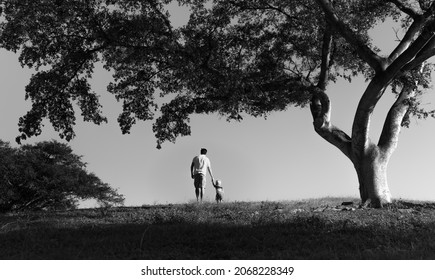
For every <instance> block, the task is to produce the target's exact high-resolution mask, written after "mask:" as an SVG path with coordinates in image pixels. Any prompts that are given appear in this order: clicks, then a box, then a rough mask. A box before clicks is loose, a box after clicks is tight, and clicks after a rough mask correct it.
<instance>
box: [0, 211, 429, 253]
mask: <svg viewBox="0 0 435 280" xmlns="http://www.w3.org/2000/svg"><path fill="white" fill-rule="evenodd" d="M434 233H435V224H434V223H430V224H424V225H421V226H418V225H416V226H414V227H413V228H412V229H410V228H408V227H406V228H400V227H399V228H395V227H389V228H379V227H376V226H368V227H362V226H360V225H357V224H354V223H347V222H330V221H328V219H326V218H324V217H318V216H304V217H295V218H293V219H289V220H286V221H284V222H262V223H258V224H249V225H234V224H222V223H197V222H186V221H173V222H164V223H138V224H131V223H130V224H107V225H93V226H92V225H85V226H82V227H77V228H56V227H54V226H53V225H50V224H48V223H47V224H41V225H39V226H38V227H29V228H23V229H16V230H11V231H8V232H3V233H0V258H1V259H46V260H47V259H116V260H123V259H434V258H435V234H434Z"/></svg>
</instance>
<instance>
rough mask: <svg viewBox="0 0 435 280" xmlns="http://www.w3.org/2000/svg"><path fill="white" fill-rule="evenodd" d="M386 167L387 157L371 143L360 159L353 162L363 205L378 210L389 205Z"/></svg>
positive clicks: (389, 196)
mask: <svg viewBox="0 0 435 280" xmlns="http://www.w3.org/2000/svg"><path fill="white" fill-rule="evenodd" d="M387 165H388V156H386V155H385V153H384V152H383V151H382V150H381V149H380V148H379V147H378V146H377V145H375V144H373V143H370V144H369V146H368V147H367V148H366V150H365V152H364V155H362V157H361V158H358V159H357V160H355V161H354V166H355V169H356V172H357V175H358V181H359V191H360V197H361V202H362V203H363V204H364V205H369V206H371V207H375V208H380V207H382V205H383V204H385V203H391V193H390V190H389V188H388V182H387Z"/></svg>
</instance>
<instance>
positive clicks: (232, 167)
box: [0, 13, 435, 206]
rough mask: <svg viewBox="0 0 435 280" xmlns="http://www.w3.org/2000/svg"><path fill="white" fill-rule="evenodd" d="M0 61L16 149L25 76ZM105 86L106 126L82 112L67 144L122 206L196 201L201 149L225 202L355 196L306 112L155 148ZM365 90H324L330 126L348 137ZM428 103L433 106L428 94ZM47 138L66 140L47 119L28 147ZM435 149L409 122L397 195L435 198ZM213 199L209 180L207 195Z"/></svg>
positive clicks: (197, 125) (219, 127)
mask: <svg viewBox="0 0 435 280" xmlns="http://www.w3.org/2000/svg"><path fill="white" fill-rule="evenodd" d="M182 14H183V13H178V15H177V16H182ZM174 20H176V19H174ZM374 36H375V41H376V42H377V43H378V44H377V45H378V46H384V47H386V48H387V49H388V48H389V47H391V46H389V45H386V44H385V43H386V42H393V43H394V39H395V34H394V32H393V29H392V28H391V26H385V27H383V28H379V29H378V30H377V31H376V32H374ZM0 61H2V63H1V64H0V85H1V89H2V94H1V95H0V96H1V97H0V98H1V101H0V114H1V118H0V127H1V128H2V133H1V136H0V138H1V139H2V140H4V141H9V142H11V144H13V145H15V142H14V139H15V137H16V136H17V135H18V130H17V128H18V127H17V123H18V118H19V117H20V116H22V115H24V114H25V113H26V112H27V110H28V109H29V108H30V101H24V88H25V86H26V85H27V83H28V81H29V77H30V75H31V71H30V70H28V69H22V68H21V67H20V65H19V63H18V61H17V55H16V54H13V53H8V52H6V51H4V50H1V51H0ZM110 80H111V75H110V73H108V72H106V71H105V70H103V69H102V67H101V65H98V66H97V69H96V71H95V75H94V78H93V80H92V82H91V83H92V86H93V89H94V90H95V91H96V92H97V93H99V94H100V95H101V102H102V104H103V112H104V114H105V115H106V116H107V117H108V119H109V123H108V124H103V125H101V126H96V125H93V124H89V123H83V122H82V121H81V119H80V115H79V112H78V114H77V120H78V121H77V126H76V128H75V130H76V134H77V137H76V138H75V139H73V140H72V141H71V142H70V143H69V144H70V145H71V146H72V148H73V149H74V152H75V153H76V154H79V155H83V156H84V158H83V160H84V161H85V162H87V163H88V170H89V171H92V172H94V173H95V174H96V175H97V176H98V177H100V178H101V179H102V180H103V181H104V182H107V183H109V184H110V185H111V186H112V187H114V188H117V189H118V191H119V192H120V193H122V194H124V196H125V198H126V205H128V206H130V205H135V206H136V205H142V204H153V203H183V202H188V201H192V200H194V199H195V195H194V188H193V181H192V180H191V178H190V172H189V167H190V163H191V160H192V158H193V157H194V156H195V155H196V154H198V153H199V150H200V148H201V147H206V148H207V149H208V150H209V153H208V156H209V158H210V160H211V164H212V169H213V173H214V176H215V178H216V179H221V180H222V182H223V187H224V189H225V199H226V200H227V201H261V200H295V199H304V198H317V197H323V196H352V197H358V195H359V193H358V182H357V176H356V172H355V171H354V169H353V166H352V164H351V162H350V161H349V160H348V159H347V158H345V156H344V155H342V154H341V152H340V151H339V150H338V149H336V148H335V147H333V146H331V145H330V144H329V143H327V142H326V141H324V140H323V139H321V138H320V137H319V136H318V135H317V134H316V133H315V132H314V130H313V128H312V117H311V114H310V112H309V108H308V107H307V108H304V109H300V108H290V109H289V110H288V111H286V112H279V113H274V114H272V115H271V116H270V117H269V118H268V119H267V120H264V119H255V118H253V117H249V116H245V119H244V121H242V122H240V123H228V122H226V120H225V119H220V118H219V117H218V116H216V115H209V116H207V115H201V116H193V117H192V118H191V126H192V136H190V137H184V138H179V139H178V140H177V142H176V144H171V143H165V144H164V145H163V148H162V149H161V150H157V149H156V142H155V139H154V135H153V133H152V130H151V122H148V123H145V122H139V123H138V124H137V125H136V126H134V127H133V129H132V130H131V134H129V135H122V134H121V131H120V129H119V126H118V123H117V120H116V119H117V116H118V114H119V113H120V111H121V106H122V105H121V104H119V103H117V102H116V100H115V98H114V96H112V95H110V94H109V93H107V91H106V86H107V85H108V83H109V82H110ZM364 89H365V82H364V80H363V79H354V80H353V82H352V84H349V83H347V82H344V81H339V82H338V83H337V84H331V85H330V86H329V88H328V93H329V95H330V98H331V102H332V109H333V111H332V121H333V123H334V124H335V125H337V126H339V127H340V128H342V129H343V130H344V131H346V132H347V133H350V128H351V125H352V119H353V116H354V112H355V109H356V105H357V103H358V100H359V97H360V96H361V94H362V92H363V91H364ZM391 101H392V95H391V94H386V96H385V97H384V98H383V99H382V100H381V102H380V104H379V105H378V107H377V109H376V111H375V115H374V118H373V122H372V129H371V132H372V138H373V139H374V140H375V141H376V140H377V139H378V135H379V133H380V129H381V128H382V124H383V120H384V118H385V115H386V113H387V110H388V105H389V104H391ZM425 103H428V104H429V106H431V107H432V108H435V97H434V93H433V90H431V92H430V93H429V94H428V95H427V96H426V98H425ZM50 139H56V140H58V141H62V140H60V139H59V137H58V136H57V134H56V133H55V132H54V131H53V129H52V128H51V125H50V124H49V123H48V122H47V123H46V126H45V127H44V132H43V134H42V135H41V136H40V137H37V138H32V139H30V140H29V141H27V142H26V143H34V142H36V141H43V140H50ZM433 143H435V121H434V120H432V119H430V120H427V121H415V120H413V121H412V123H411V128H410V129H404V130H403V131H402V134H401V137H400V140H399V146H398V148H397V150H396V152H395V153H394V155H393V157H392V158H391V161H390V164H389V169H388V176H389V177H388V180H389V185H390V190H391V193H392V195H393V198H396V199H398V198H403V199H405V198H406V199H419V200H435V183H434V182H435V172H434V163H433V161H434V159H435V149H434V146H433V145H434V144H433ZM213 197H214V189H213V187H212V186H211V184H210V178H208V186H207V190H206V194H205V198H206V199H207V200H212V199H213Z"/></svg>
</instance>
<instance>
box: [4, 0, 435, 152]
mask: <svg viewBox="0 0 435 280" xmlns="http://www.w3.org/2000/svg"><path fill="white" fill-rule="evenodd" d="M170 2H171V1H168V0H165V1H157V0H112V1H109V0H90V1H78V0H57V1H49V0H38V1H31V0H22V1H18V0H5V1H1V7H2V16H3V19H2V23H1V28H0V32H1V35H0V46H1V47H3V48H6V49H8V50H12V51H16V52H20V58H19V60H20V62H21V64H22V65H23V66H28V67H31V68H35V69H36V70H38V72H37V73H36V74H35V75H33V76H32V78H31V81H30V83H29V84H28V86H27V87H26V98H28V99H30V100H31V101H32V109H31V110H30V111H29V112H28V113H27V114H26V115H25V116H23V117H22V118H21V119H20V120H19V127H20V132H21V135H20V136H19V137H18V139H17V140H20V139H26V138H27V137H30V136H34V135H38V134H40V133H41V129H42V120H43V119H45V118H48V119H49V120H50V122H51V124H52V125H53V127H54V128H55V129H56V130H57V131H58V132H59V134H60V136H61V137H65V138H66V139H68V140H69V139H71V138H72V137H74V129H73V128H74V125H75V122H76V116H75V113H74V106H73V103H74V102H75V103H77V104H78V106H79V107H80V109H81V114H82V116H83V119H84V120H85V121H92V122H94V123H96V124H100V123H103V122H105V121H106V118H105V117H104V116H103V114H102V112H101V106H100V104H99V99H98V94H97V93H95V92H93V91H92V89H91V87H90V83H89V80H90V79H91V78H92V73H93V69H94V64H95V63H96V62H97V61H101V62H102V63H103V64H104V67H105V68H106V69H108V70H111V71H113V73H114V74H113V78H114V79H113V82H111V83H110V84H109V85H108V90H109V92H111V93H112V94H114V95H115V97H116V98H117V100H118V101H120V102H122V104H123V112H122V113H121V114H120V116H119V118H118V121H119V124H120V126H121V129H122V132H123V133H128V132H129V131H130V128H131V127H132V126H133V125H134V124H135V123H136V122H137V120H151V119H155V118H156V112H157V111H158V110H160V112H159V113H158V116H157V118H156V121H155V123H154V125H153V130H154V133H155V134H156V137H157V140H158V143H159V145H160V143H161V142H164V141H172V142H173V141H175V139H176V137H178V136H180V135H182V136H183V135H189V134H190V127H189V116H190V115H192V114H203V113H206V114H207V113H218V114H220V115H222V116H225V117H226V118H227V119H228V120H232V119H235V120H241V119H242V117H243V114H249V115H253V116H265V115H267V114H268V113H270V112H273V111H279V110H285V109H287V108H288V106H290V105H295V106H305V105H307V104H308V103H310V102H311V98H312V96H313V92H315V91H316V90H317V89H318V88H320V89H323V90H324V89H325V87H326V85H327V83H328V82H329V81H334V80H336V79H337V78H340V77H342V78H346V79H349V80H350V79H351V78H352V76H355V75H358V74H362V75H365V76H366V77H367V78H370V77H373V75H374V72H375V71H376V69H380V68H382V67H383V66H382V65H384V66H385V64H383V62H382V58H381V56H380V55H378V54H377V53H378V52H379V49H378V48H377V47H376V46H373V45H372V43H371V40H370V37H369V34H368V32H369V30H370V29H372V28H373V27H374V26H375V25H376V24H377V23H379V22H382V21H385V20H387V19H391V20H394V21H397V22H401V26H402V28H403V29H406V28H410V27H412V25H411V23H412V21H411V19H412V18H415V17H417V14H423V13H425V14H429V13H430V14H431V15H432V14H433V11H432V6H433V5H432V4H431V3H432V2H431V1H406V3H405V1H399V0H395V1H392V0H390V1H387V0H384V1H375V0H369V1H344V0H336V1H334V3H333V16H332V17H328V14H327V13H328V11H329V12H330V13H331V14H332V10H331V7H329V6H328V5H332V4H325V5H327V6H328V8H327V9H326V11H327V13H326V17H325V16H323V13H324V10H325V9H322V6H321V5H317V4H315V3H314V1H312V0H294V1H282V0H270V1H265V0H253V1H245V0H231V1H219V0H216V1H212V2H210V1H204V0H203V1H201V0H179V1H178V3H179V4H180V5H186V6H188V7H189V8H190V10H191V13H190V18H189V21H188V23H187V24H186V25H185V26H173V25H172V24H171V21H170V14H169V12H168V9H167V4H169V3H170ZM317 2H320V3H329V1H317ZM328 18H329V20H328ZM334 21H335V22H334ZM428 28H429V27H428ZM331 38H333V39H331ZM325 40H330V41H331V42H330V46H329V48H330V52H328V57H325V56H323V55H322V50H323V48H325V47H326V45H325V44H324V42H325ZM325 63H327V64H328V65H327V67H325ZM322 64H323V65H324V66H323V67H322ZM415 64H418V63H417V62H416V63H415ZM414 66H415V65H414ZM408 68H412V65H411V64H410V65H409V67H408ZM322 69H323V70H322ZM325 69H327V70H328V71H326V70H325ZM428 69H429V67H428V66H425V71H424V73H425V76H424V77H425V79H424V80H427V77H428V76H429V75H428V71H429V70H428ZM398 71H399V70H398ZM394 78H395V77H392V79H391V80H392V81H393V80H394V84H393V85H394V86H396V85H399V84H400V80H398V79H394ZM422 80H423V79H422ZM158 96H162V97H163V96H171V97H172V99H171V100H170V101H169V102H168V103H165V104H163V105H161V106H159V102H158V101H156V97H158ZM413 113H415V114H419V116H427V115H428V112H423V111H421V110H420V108H417V106H415V110H413Z"/></svg>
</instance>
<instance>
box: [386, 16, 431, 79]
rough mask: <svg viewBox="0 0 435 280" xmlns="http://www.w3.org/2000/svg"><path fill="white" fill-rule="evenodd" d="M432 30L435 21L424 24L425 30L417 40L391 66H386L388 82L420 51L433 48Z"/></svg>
mask: <svg viewBox="0 0 435 280" xmlns="http://www.w3.org/2000/svg"><path fill="white" fill-rule="evenodd" d="M434 29H435V20H431V21H430V22H428V23H427V24H426V26H425V28H424V29H423V31H422V32H421V34H420V35H419V36H418V37H417V39H415V41H414V42H413V43H412V44H411V45H410V46H409V47H408V48H407V49H406V50H405V51H404V52H403V53H402V54H401V55H400V56H399V57H398V58H396V59H395V60H394V62H393V63H391V65H389V66H388V68H387V70H386V71H385V72H386V74H387V75H388V79H389V80H391V79H393V77H394V76H396V74H397V73H399V72H400V71H402V68H403V67H405V66H406V65H407V64H408V63H411V62H412V60H414V59H415V58H416V57H417V55H419V54H421V52H422V51H424V50H430V49H431V48H433V44H434V40H433V39H434V38H435V37H434V31H435V30H434ZM420 59H421V58H420ZM413 65H414V63H413ZM416 66H418V64H416Z"/></svg>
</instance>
